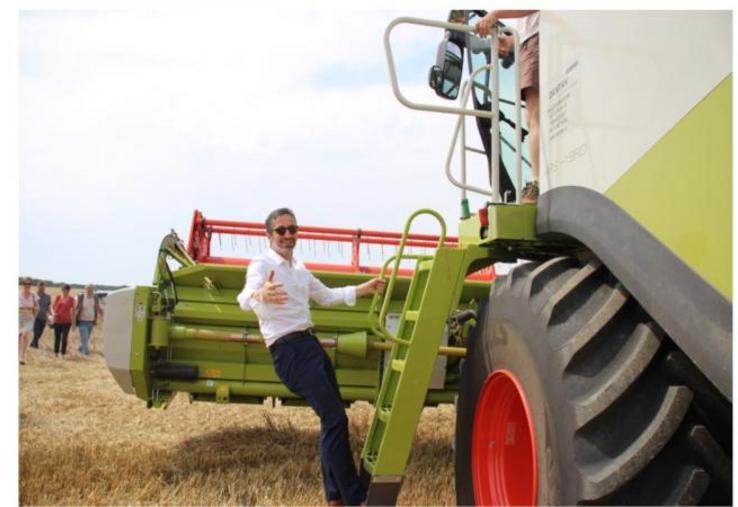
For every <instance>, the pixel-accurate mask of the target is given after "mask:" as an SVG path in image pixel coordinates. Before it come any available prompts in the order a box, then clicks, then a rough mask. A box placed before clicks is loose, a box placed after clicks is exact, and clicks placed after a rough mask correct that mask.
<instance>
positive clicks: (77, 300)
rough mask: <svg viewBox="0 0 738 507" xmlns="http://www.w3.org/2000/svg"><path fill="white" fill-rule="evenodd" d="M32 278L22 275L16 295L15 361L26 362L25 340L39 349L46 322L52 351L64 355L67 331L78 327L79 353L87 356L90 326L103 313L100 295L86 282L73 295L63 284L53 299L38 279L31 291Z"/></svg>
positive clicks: (88, 353)
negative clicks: (51, 332)
mask: <svg viewBox="0 0 738 507" xmlns="http://www.w3.org/2000/svg"><path fill="white" fill-rule="evenodd" d="M32 285H33V281H32V280H31V279H30V278H24V279H23V280H22V281H21V288H20V292H19V294H18V318H19V323H18V342H19V343H18V361H19V363H20V364H21V365H24V364H26V351H27V350H28V347H29V339H30V338H31V335H33V339H32V340H31V341H30V346H31V347H32V348H35V349H38V348H39V341H40V340H41V336H42V335H43V332H44V329H45V328H46V326H47V325H50V326H51V327H53V329H54V354H55V355H56V356H57V357H59V354H61V355H62V356H65V355H66V353H67V343H68V340H69V331H70V330H71V329H73V328H74V327H75V326H76V327H77V328H78V329H79V336H80V345H79V352H80V354H82V355H83V356H89V355H90V336H91V335H92V328H93V327H94V326H95V324H96V323H97V320H98V319H99V318H100V317H102V315H103V308H102V306H101V305H100V298H99V297H98V295H97V294H95V288H94V287H93V286H92V285H87V286H86V287H85V290H84V292H82V293H80V294H78V295H77V297H74V296H72V295H71V287H70V286H69V285H68V284H64V285H63V286H62V289H61V294H57V295H56V296H55V297H54V299H53V301H52V299H51V297H50V296H49V294H47V293H46V285H45V284H44V282H42V281H39V282H38V284H37V286H36V292H35V293H33V292H32V291H31V287H32Z"/></svg>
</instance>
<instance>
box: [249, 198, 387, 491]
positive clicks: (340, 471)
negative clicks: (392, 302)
mask: <svg viewBox="0 0 738 507" xmlns="http://www.w3.org/2000/svg"><path fill="white" fill-rule="evenodd" d="M265 224H266V233H267V236H268V237H269V242H270V248H269V250H267V252H266V253H265V254H263V255H261V256H259V257H257V258H255V259H254V260H253V261H251V263H250V264H249V268H248V271H247V273H246V284H245V286H244V288H243V291H241V293H240V294H239V295H238V296H237V299H238V303H239V305H240V307H241V309H243V310H244V311H254V312H255V313H256V316H257V317H258V318H259V329H260V330H261V334H262V335H263V336H264V341H265V343H266V345H267V347H269V351H270V352H271V354H272V359H273V360H274V369H275V371H276V372H277V375H278V376H279V378H280V380H281V381H282V382H283V383H284V385H285V386H287V388H289V389H290V391H292V392H294V393H295V394H297V395H299V396H302V397H303V398H304V399H305V401H307V402H308V403H309V404H310V406H311V407H312V408H313V410H315V412H316V413H317V414H318V417H320V454H321V465H322V471H323V487H324V490H325V497H326V501H327V502H328V505H360V504H363V503H364V501H365V500H366V491H365V489H364V486H363V485H362V484H361V482H360V481H359V477H358V474H357V471H356V466H355V464H354V461H353V457H352V454H351V447H350V445H349V434H348V418H347V417H346V410H345V409H344V405H343V402H342V401H341V396H340V393H339V390H338V382H337V381H336V373H335V370H334V368H333V364H332V363H331V361H330V358H329V357H328V355H327V354H326V353H325V351H324V350H323V347H322V346H321V345H320V343H319V342H318V340H317V338H316V337H315V335H314V334H313V332H312V327H313V322H312V320H311V318H310V306H309V300H310V299H312V300H314V301H316V302H317V303H318V304H320V305H323V306H333V305H339V304H346V305H349V306H353V305H354V304H356V298H357V297H362V296H368V295H371V294H374V293H375V292H377V291H380V292H381V291H383V290H384V286H385V281H384V280H381V279H379V278H374V279H372V280H369V281H368V282H365V283H363V284H360V285H356V286H349V287H338V288H329V287H326V286H325V285H324V284H323V283H322V282H321V281H320V280H318V279H317V278H316V277H315V276H313V274H312V273H310V271H308V270H307V269H306V268H305V265H304V264H303V263H302V262H300V261H299V260H298V259H296V258H295V257H294V255H293V252H294V249H295V245H296V244H297V235H298V230H299V228H298V225H297V219H296V217H295V214H294V213H293V212H292V211H291V210H290V209H288V208H279V209H276V210H274V211H272V212H271V213H270V214H269V216H268V217H267V219H266V222H265Z"/></svg>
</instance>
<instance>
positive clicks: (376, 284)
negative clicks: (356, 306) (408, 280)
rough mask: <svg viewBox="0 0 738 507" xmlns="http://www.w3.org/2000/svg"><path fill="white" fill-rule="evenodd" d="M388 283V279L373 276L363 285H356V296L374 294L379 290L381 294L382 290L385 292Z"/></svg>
mask: <svg viewBox="0 0 738 507" xmlns="http://www.w3.org/2000/svg"><path fill="white" fill-rule="evenodd" d="M386 284H387V281H386V280H383V279H381V278H373V279H371V280H369V281H368V282H364V283H362V284H361V285H357V286H356V296H357V297H362V296H368V295H370V294H374V293H375V292H379V293H380V294H381V293H382V292H384V286H385V285H386Z"/></svg>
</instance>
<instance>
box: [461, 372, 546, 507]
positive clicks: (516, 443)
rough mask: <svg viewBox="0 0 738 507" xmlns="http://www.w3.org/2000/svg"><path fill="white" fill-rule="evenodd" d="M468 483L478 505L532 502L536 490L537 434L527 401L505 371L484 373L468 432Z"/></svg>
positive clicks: (521, 389)
mask: <svg viewBox="0 0 738 507" xmlns="http://www.w3.org/2000/svg"><path fill="white" fill-rule="evenodd" d="M471 464H472V483H473V485H474V498H475V500H476V503H477V505H534V504H535V503H536V499H537V493H538V465H537V461H536V435H535V428H534V426H533V418H532V417H531V413H530V407H529V405H528V400H527V398H526V397H525V392H524V391H523V388H522V387H521V385H520V382H518V379H517V378H515V376H514V375H513V374H512V373H510V372H509V371H507V370H497V371H495V372H494V373H492V374H490V375H489V376H488V377H487V380H485V382H484V386H482V391H481V392H480V393H479V400H478V402H477V409H476V414H475V415H474V429H473V431H472V463H471Z"/></svg>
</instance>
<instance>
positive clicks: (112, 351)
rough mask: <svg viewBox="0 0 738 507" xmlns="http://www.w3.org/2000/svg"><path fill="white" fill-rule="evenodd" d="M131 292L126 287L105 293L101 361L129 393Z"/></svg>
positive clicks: (131, 289) (131, 326)
mask: <svg viewBox="0 0 738 507" xmlns="http://www.w3.org/2000/svg"><path fill="white" fill-rule="evenodd" d="M134 292H135V289H134V288H126V289H120V290H116V291H114V292H111V293H110V294H108V295H107V297H106V298H105V320H104V322H103V339H104V340H105V362H106V363H107V364H108V368H109V369H110V372H111V373H112V374H113V377H114V378H115V380H116V382H118V385H120V387H121V388H122V389H123V391H125V392H127V393H130V394H135V391H134V389H133V381H132V379H131V372H130V361H131V341H132V339H133V296H134Z"/></svg>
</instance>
